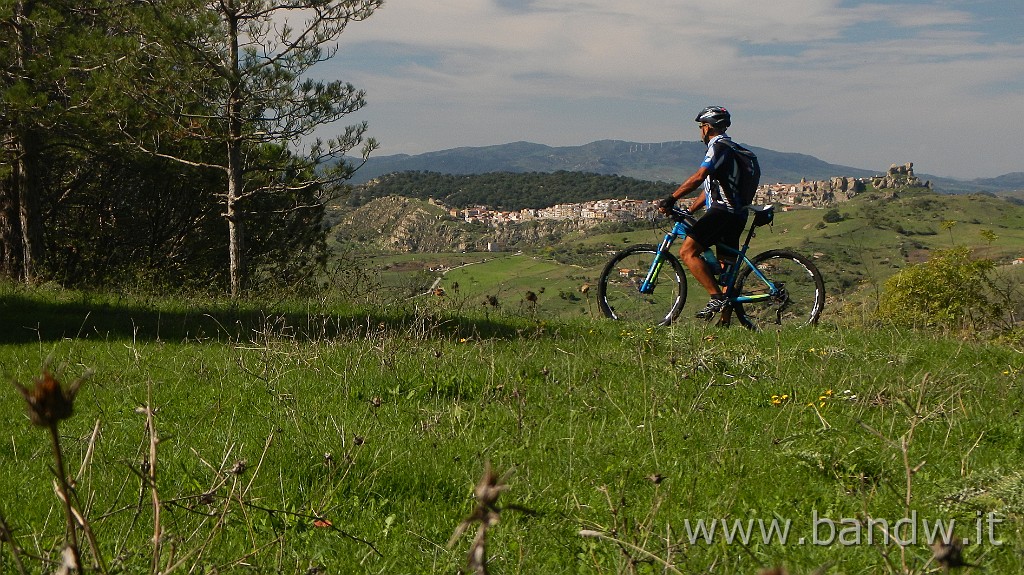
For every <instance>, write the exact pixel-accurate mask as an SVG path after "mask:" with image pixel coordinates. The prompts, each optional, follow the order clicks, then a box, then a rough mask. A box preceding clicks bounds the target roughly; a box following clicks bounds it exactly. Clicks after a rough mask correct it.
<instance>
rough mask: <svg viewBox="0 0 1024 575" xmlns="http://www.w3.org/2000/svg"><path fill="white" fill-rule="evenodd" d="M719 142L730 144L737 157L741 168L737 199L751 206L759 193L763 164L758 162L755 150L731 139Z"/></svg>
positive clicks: (737, 163) (737, 185)
mask: <svg viewBox="0 0 1024 575" xmlns="http://www.w3.org/2000/svg"><path fill="white" fill-rule="evenodd" d="M719 142H721V143H723V144H725V145H727V146H729V148H730V149H731V150H732V151H733V157H734V158H736V165H737V167H738V168H739V180H738V181H737V182H735V187H736V189H735V192H736V195H737V198H736V199H737V200H738V201H739V202H740V204H741V205H739V206H737V207H740V208H742V207H746V206H749V205H750V204H751V203H753V201H754V194H756V193H757V185H758V184H759V183H760V182H761V166H760V165H759V164H758V163H757V156H755V155H754V152H751V151H750V150H748V149H746V148H744V147H743V146H741V145H739V144H737V143H736V142H733V141H732V140H729V139H725V138H723V139H721V140H719Z"/></svg>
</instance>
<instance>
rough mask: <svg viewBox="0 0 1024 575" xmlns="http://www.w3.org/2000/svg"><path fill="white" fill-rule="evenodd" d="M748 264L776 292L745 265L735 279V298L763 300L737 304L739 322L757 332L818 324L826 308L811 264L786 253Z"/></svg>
mask: <svg viewBox="0 0 1024 575" xmlns="http://www.w3.org/2000/svg"><path fill="white" fill-rule="evenodd" d="M750 261H751V263H753V264H754V267H756V268H757V270H758V271H759V272H761V274H762V275H764V276H765V277H766V278H768V280H769V281H770V282H771V283H772V284H773V285H774V288H775V289H774V290H773V289H771V286H769V285H768V284H767V283H766V282H765V281H764V280H763V279H761V277H759V276H758V275H757V274H755V273H753V271H754V270H753V268H751V267H750V266H749V265H744V266H743V269H742V270H740V273H739V275H738V276H737V277H736V292H735V293H736V294H737V297H744V296H746V297H755V298H763V299H760V300H759V301H753V302H744V303H738V304H736V305H735V306H734V307H735V309H736V311H737V312H738V313H739V315H740V321H744V319H745V320H746V321H744V324H746V325H747V326H748V327H753V328H758V329H761V328H765V327H768V326H772V325H775V326H782V325H792V326H803V325H815V324H817V323H818V318H820V317H821V310H822V308H824V307H825V281H824V279H823V278H822V277H821V272H819V271H818V268H817V267H815V266H814V263H812V262H811V260H809V259H807V258H805V257H804V256H802V255H800V254H798V253H795V252H791V251H788V250H768V251H766V252H764V253H761V254H758V255H756V256H754V258H753V259H751V260H750ZM748 322H749V323H748Z"/></svg>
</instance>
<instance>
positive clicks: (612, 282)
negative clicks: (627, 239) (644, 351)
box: [597, 244, 686, 325]
mask: <svg viewBox="0 0 1024 575" xmlns="http://www.w3.org/2000/svg"><path fill="white" fill-rule="evenodd" d="M657 254H658V247H657V246H654V245H647V244H641V245H636V246H630V247H628V248H626V249H624V250H622V251H621V252H619V253H617V254H615V256H613V257H612V259H611V260H610V261H609V262H608V263H607V264H606V265H605V266H604V270H603V271H602V272H601V279H600V281H599V282H598V284H597V302H598V306H599V307H600V308H601V312H602V313H604V315H605V316H607V317H610V318H611V319H618V320H627V321H637V322H642V323H646V324H655V325H668V324H670V323H672V321H673V320H675V319H676V318H677V317H679V312H680V311H682V309H683V304H684V303H686V275H685V274H684V272H683V266H682V264H680V263H679V260H678V259H676V257H675V256H673V255H672V254H669V253H665V254H662V256H661V258H662V265H661V270H660V271H659V273H658V277H657V278H656V281H655V284H654V286H653V289H652V290H651V292H650V293H646V294H645V293H640V284H642V283H643V281H644V278H645V277H646V276H647V271H648V270H649V269H650V268H651V263H652V262H654V257H655V256H656V255H657Z"/></svg>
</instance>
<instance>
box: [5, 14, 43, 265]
mask: <svg viewBox="0 0 1024 575" xmlns="http://www.w3.org/2000/svg"><path fill="white" fill-rule="evenodd" d="M34 7H35V3H34V2H23V1H21V0H19V1H17V2H15V3H14V14H13V16H14V33H15V36H16V40H15V42H14V62H13V64H14V70H15V71H16V72H17V73H19V74H22V75H24V73H25V72H24V71H25V68H26V65H27V63H28V61H29V60H30V59H31V58H32V55H33V52H34V50H33V46H32V33H31V31H30V30H29V19H30V18H31V16H32V11H33V9H34ZM29 81H31V79H29ZM14 121H15V127H14V129H13V130H12V131H11V133H10V134H8V137H9V141H8V142H7V146H5V147H6V148H7V151H8V152H9V154H10V156H9V157H10V159H11V177H10V186H11V190H10V191H9V194H10V198H11V199H13V201H14V205H15V206H16V210H17V221H18V226H17V227H18V229H17V230H16V231H17V232H19V233H17V234H12V237H13V238H15V239H14V243H12V244H9V245H10V251H11V252H12V253H11V254H9V255H7V254H5V256H6V257H5V260H8V259H12V258H14V259H12V261H17V263H18V264H20V265H19V266H18V267H19V268H20V269H18V270H17V271H18V272H19V273H18V274H17V275H15V276H12V277H15V278H16V279H20V280H22V281H24V282H26V283H31V282H32V281H34V279H35V277H36V267H37V265H38V264H39V262H40V260H41V259H42V253H43V223H42V221H40V217H41V214H40V211H39V193H40V190H39V189H38V185H36V183H37V179H36V177H35V173H34V170H33V168H34V166H35V165H37V163H38V150H39V145H38V141H39V138H38V135H37V134H36V133H34V131H33V130H32V128H29V127H27V126H25V125H24V124H22V125H21V126H20V128H19V127H18V125H17V123H18V122H19V121H20V122H25V121H26V120H25V119H24V118H18V119H15V120H14ZM27 121H31V119H28V120H27ZM12 215H13V214H5V217H10V216H12ZM10 223H13V222H10ZM8 228H10V226H5V231H7V230H8ZM10 231H15V230H10ZM5 235H6V234H5Z"/></svg>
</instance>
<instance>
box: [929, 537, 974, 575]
mask: <svg viewBox="0 0 1024 575" xmlns="http://www.w3.org/2000/svg"><path fill="white" fill-rule="evenodd" d="M963 553H964V541H963V539H954V540H952V541H950V542H948V543H947V542H944V541H936V542H935V543H933V544H932V555H933V556H932V559H933V560H934V561H935V562H936V563H938V564H939V565H941V566H942V569H943V570H944V571H949V570H950V569H958V568H960V567H974V565H972V564H970V563H968V562H966V561H964V555H963Z"/></svg>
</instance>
